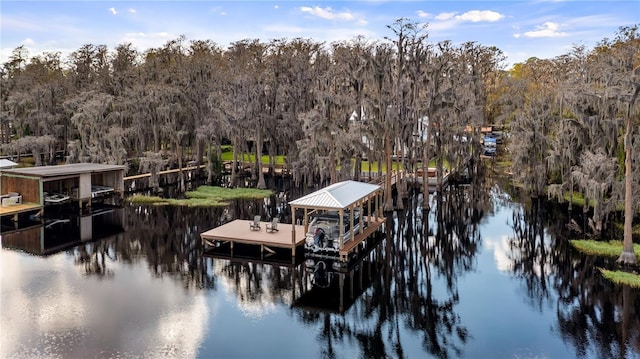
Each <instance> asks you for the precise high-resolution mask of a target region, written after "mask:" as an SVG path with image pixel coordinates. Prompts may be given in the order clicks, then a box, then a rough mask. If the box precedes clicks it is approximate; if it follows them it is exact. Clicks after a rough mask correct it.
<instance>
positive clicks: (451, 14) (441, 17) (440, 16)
mask: <svg viewBox="0 0 640 359" xmlns="http://www.w3.org/2000/svg"><path fill="white" fill-rule="evenodd" d="M454 16H456V13H455V12H442V13H440V14H438V15H436V17H435V19H436V20H441V21H447V20H451V19H453V17H454Z"/></svg>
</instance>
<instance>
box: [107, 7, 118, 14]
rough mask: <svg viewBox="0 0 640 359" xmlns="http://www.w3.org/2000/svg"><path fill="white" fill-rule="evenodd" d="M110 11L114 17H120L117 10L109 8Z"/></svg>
mask: <svg viewBox="0 0 640 359" xmlns="http://www.w3.org/2000/svg"><path fill="white" fill-rule="evenodd" d="M109 11H110V12H111V14H113V15H118V12H117V11H116V8H114V7H110V8H109Z"/></svg>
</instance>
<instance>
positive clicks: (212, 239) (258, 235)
mask: <svg viewBox="0 0 640 359" xmlns="http://www.w3.org/2000/svg"><path fill="white" fill-rule="evenodd" d="M251 223H253V221H247V220H241V219H237V220H235V221H232V222H229V223H226V224H223V225H222V226H220V227H216V228H213V229H210V230H208V231H206V232H204V233H202V234H200V238H201V239H202V241H203V243H204V244H206V245H210V246H216V245H218V244H219V243H227V242H228V243H230V245H231V250H232V251H233V245H234V243H241V244H250V245H255V246H260V252H261V253H264V252H265V251H266V252H269V253H274V251H273V249H272V248H285V249H290V250H291V255H292V256H294V257H295V254H296V248H297V247H298V246H300V245H302V244H304V240H305V233H304V226H301V225H296V226H294V225H291V224H286V223H278V231H267V229H266V228H267V224H270V222H261V223H260V230H252V229H251V228H250V224H251ZM292 227H293V228H292ZM292 231H293V232H295V242H294V241H293V238H292ZM216 242H217V243H216Z"/></svg>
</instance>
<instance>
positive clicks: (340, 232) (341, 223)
mask: <svg viewBox="0 0 640 359" xmlns="http://www.w3.org/2000/svg"><path fill="white" fill-rule="evenodd" d="M338 216H339V217H340V218H339V219H338V224H339V226H340V227H339V228H338V237H339V238H338V243H340V249H342V247H343V244H344V218H343V217H344V209H343V208H341V209H340V210H339V211H338Z"/></svg>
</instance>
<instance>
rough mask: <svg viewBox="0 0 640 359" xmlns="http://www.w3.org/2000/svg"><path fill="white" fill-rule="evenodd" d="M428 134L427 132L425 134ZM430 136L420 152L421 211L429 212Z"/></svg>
mask: <svg viewBox="0 0 640 359" xmlns="http://www.w3.org/2000/svg"><path fill="white" fill-rule="evenodd" d="M427 133H428V132H427ZM430 145H431V136H427V143H426V145H424V148H423V150H422V209H423V210H425V211H429V210H431V206H430V205H429V146H430Z"/></svg>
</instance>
